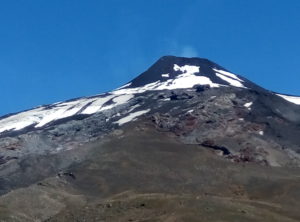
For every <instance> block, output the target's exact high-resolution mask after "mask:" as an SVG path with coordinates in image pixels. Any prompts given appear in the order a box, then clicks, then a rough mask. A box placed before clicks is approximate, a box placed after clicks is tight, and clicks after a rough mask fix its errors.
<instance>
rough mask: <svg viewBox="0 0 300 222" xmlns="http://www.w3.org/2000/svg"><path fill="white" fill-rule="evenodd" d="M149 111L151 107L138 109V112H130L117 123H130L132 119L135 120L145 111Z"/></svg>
mask: <svg viewBox="0 0 300 222" xmlns="http://www.w3.org/2000/svg"><path fill="white" fill-rule="evenodd" d="M149 111H150V109H147V110H142V111H137V112H134V113H130V114H129V115H128V116H126V117H124V118H121V119H119V120H118V121H116V122H115V123H117V124H119V125H120V126H121V125H123V124H125V123H128V122H130V121H135V120H136V118H137V117H138V116H141V115H143V114H145V113H148V112H149Z"/></svg>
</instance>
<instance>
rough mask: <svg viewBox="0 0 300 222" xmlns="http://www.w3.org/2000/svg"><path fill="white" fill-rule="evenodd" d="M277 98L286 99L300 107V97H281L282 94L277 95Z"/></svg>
mask: <svg viewBox="0 0 300 222" xmlns="http://www.w3.org/2000/svg"><path fill="white" fill-rule="evenodd" d="M277 96H280V97H282V98H284V99H285V100H287V101H289V102H291V103H294V104H296V105H300V97H299V96H287V95H281V94H277Z"/></svg>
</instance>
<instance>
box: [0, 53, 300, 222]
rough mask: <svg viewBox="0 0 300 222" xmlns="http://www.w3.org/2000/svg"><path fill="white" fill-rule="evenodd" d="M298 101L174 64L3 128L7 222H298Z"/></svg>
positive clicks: (2, 209)
mask: <svg viewBox="0 0 300 222" xmlns="http://www.w3.org/2000/svg"><path fill="white" fill-rule="evenodd" d="M299 101H300V99H299V97H292V96H288V95H281V94H278V93H274V92H271V91H268V90H266V89H263V88H262V87H260V86H258V85H256V84H254V83H252V82H250V81H249V80H247V79H245V78H243V77H242V76H239V75H236V74H234V73H231V72H229V71H228V70H226V69H224V68H223V67H221V66H219V65H217V64H215V63H213V62H211V61H209V60H207V59H199V58H181V57H174V56H165V57H162V58H161V59H159V60H158V61H157V62H156V63H155V64H154V65H153V66H151V67H150V68H149V69H148V70H147V71H146V72H144V73H142V74H141V75H139V76H138V77H137V78H135V79H133V80H132V81H130V82H129V83H127V84H126V85H124V86H123V87H121V88H119V89H116V90H114V91H111V92H108V93H105V94H101V95H96V96H92V97H82V98H78V99H73V100H69V101H66V102H59V103H56V104H52V105H46V106H40V107H37V108H35V109H31V110H27V111H24V112H20V113H16V114H10V115H7V116H4V117H2V118H1V119H0V149H1V156H0V193H1V196H0V221H1V220H2V221H299V220H300V213H299V210H298V206H299V205H300V191H299V190H300V189H299V188H300V170H299V165H300V137H299V135H300V106H299V105H298V104H299Z"/></svg>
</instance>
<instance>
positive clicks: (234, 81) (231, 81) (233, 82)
mask: <svg viewBox="0 0 300 222" xmlns="http://www.w3.org/2000/svg"><path fill="white" fill-rule="evenodd" d="M216 76H218V77H219V78H221V79H223V80H224V81H226V82H228V83H229V84H230V85H232V86H235V87H239V88H245V86H244V85H243V84H242V83H241V82H239V81H238V80H234V79H232V78H229V77H227V76H224V75H222V74H219V73H216Z"/></svg>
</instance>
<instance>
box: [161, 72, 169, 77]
mask: <svg viewBox="0 0 300 222" xmlns="http://www.w3.org/2000/svg"><path fill="white" fill-rule="evenodd" d="M161 77H164V78H169V77H170V74H169V73H166V74H161Z"/></svg>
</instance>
